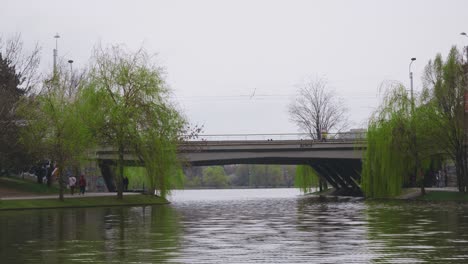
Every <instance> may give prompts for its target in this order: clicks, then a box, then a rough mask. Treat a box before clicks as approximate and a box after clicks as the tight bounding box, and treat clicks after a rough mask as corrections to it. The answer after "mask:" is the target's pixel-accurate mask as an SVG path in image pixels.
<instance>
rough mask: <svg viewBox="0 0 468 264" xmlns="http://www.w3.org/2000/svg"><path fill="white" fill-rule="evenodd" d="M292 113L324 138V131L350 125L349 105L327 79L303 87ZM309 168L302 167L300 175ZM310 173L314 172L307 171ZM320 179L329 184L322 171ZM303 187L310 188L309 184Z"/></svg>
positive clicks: (313, 136)
mask: <svg viewBox="0 0 468 264" xmlns="http://www.w3.org/2000/svg"><path fill="white" fill-rule="evenodd" d="M289 116H290V119H291V120H292V121H293V122H294V123H296V125H297V126H299V128H300V129H301V130H302V131H304V132H306V133H307V134H308V135H309V137H310V138H311V139H317V140H322V138H323V136H324V135H323V134H322V133H323V132H325V133H330V132H332V131H333V132H341V131H342V130H343V129H345V128H346V127H347V125H348V120H347V109H346V107H345V106H344V104H343V102H342V100H341V99H340V98H339V97H338V96H336V94H335V92H334V91H333V90H330V89H329V88H328V87H327V83H326V81H325V80H323V79H318V80H315V81H309V82H307V83H305V84H304V85H302V87H300V89H299V96H297V97H296V99H295V100H294V101H293V102H292V103H291V104H290V105H289ZM307 172H308V170H307V169H302V170H299V171H297V172H296V175H297V173H307ZM307 175H313V174H311V173H307ZM307 175H304V177H306V176H307ZM319 180H320V183H319V185H320V186H324V185H325V184H326V183H325V179H323V178H322V177H321V176H320V175H319ZM300 182H302V183H308V182H313V181H300ZM303 188H304V189H306V188H308V186H303Z"/></svg>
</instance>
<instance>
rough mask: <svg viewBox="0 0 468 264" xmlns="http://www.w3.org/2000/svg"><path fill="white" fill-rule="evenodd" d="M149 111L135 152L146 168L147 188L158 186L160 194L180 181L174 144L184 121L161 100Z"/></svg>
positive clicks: (152, 188) (180, 168) (181, 173)
mask: <svg viewBox="0 0 468 264" xmlns="http://www.w3.org/2000/svg"><path fill="white" fill-rule="evenodd" d="M148 111H149V113H147V114H149V115H150V116H151V118H150V120H149V126H148V127H147V128H146V129H145V130H144V131H142V133H140V137H139V138H138V139H139V142H138V144H137V153H138V156H139V158H140V161H141V162H142V163H143V164H144V166H145V168H146V176H147V180H148V184H149V186H148V187H149V192H150V193H154V192H155V190H157V191H158V193H159V195H160V196H161V197H166V195H167V194H168V193H169V191H170V190H171V189H174V188H177V187H182V185H183V180H184V174H183V171H182V166H181V161H180V160H179V158H178V157H177V145H178V143H179V141H180V139H181V134H180V133H181V131H183V129H184V126H185V125H186V121H185V119H184V118H183V117H182V116H181V115H180V114H179V113H178V112H177V111H176V110H175V109H174V108H173V107H171V106H170V105H168V104H165V103H163V102H162V101H159V102H157V103H155V105H153V107H151V108H150V109H148ZM150 113H151V114H150Z"/></svg>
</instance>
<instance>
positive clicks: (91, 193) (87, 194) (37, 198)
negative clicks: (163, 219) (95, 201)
mask: <svg viewBox="0 0 468 264" xmlns="http://www.w3.org/2000/svg"><path fill="white" fill-rule="evenodd" d="M139 194H141V193H137V192H124V193H123V195H124V196H126V195H139ZM103 196H117V193H115V192H89V193H88V192H87V193H85V194H84V195H79V194H75V195H71V194H64V195H63V197H64V198H66V199H69V198H82V197H103ZM39 199H58V194H52V195H33V196H31V195H30V196H15V197H0V200H39Z"/></svg>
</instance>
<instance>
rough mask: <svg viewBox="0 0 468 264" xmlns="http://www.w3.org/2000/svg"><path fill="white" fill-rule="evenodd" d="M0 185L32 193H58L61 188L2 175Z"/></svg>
mask: <svg viewBox="0 0 468 264" xmlns="http://www.w3.org/2000/svg"><path fill="white" fill-rule="evenodd" d="M0 185H1V186H2V187H4V188H9V189H12V190H16V191H20V192H27V193H31V194H56V193H58V192H59V188H57V187H56V186H51V187H47V185H46V184H38V183H36V182H32V181H27V180H22V179H20V178H15V177H0Z"/></svg>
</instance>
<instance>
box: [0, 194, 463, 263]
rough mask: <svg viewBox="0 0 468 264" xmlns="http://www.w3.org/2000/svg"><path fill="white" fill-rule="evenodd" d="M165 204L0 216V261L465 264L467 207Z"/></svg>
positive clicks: (233, 200)
mask: <svg viewBox="0 0 468 264" xmlns="http://www.w3.org/2000/svg"><path fill="white" fill-rule="evenodd" d="M171 199H172V200H173V203H172V204H171V205H169V206H154V207H131V208H130V207H127V208H91V209H66V210H34V211H24V212H18V211H10V212H0V243H1V245H0V263H113V262H114V263H468V206H467V205H463V204H457V203H422V202H398V203H396V202H391V203H388V202H387V203H383V202H379V203H369V202H363V201H359V200H349V199H326V200H325V199H312V198H310V197H301V196H299V193H298V191H297V190H291V189H263V190H262V189H260V190H203V191H184V192H178V193H175V195H174V196H173V197H172V198H171Z"/></svg>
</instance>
